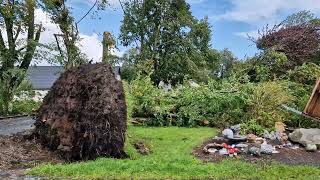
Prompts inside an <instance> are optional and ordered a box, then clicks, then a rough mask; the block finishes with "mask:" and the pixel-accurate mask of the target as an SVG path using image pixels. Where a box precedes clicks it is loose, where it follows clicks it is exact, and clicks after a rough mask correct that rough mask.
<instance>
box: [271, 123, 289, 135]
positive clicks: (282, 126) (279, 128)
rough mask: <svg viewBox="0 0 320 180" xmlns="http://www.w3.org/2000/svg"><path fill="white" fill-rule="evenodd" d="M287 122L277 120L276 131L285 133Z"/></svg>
mask: <svg viewBox="0 0 320 180" xmlns="http://www.w3.org/2000/svg"><path fill="white" fill-rule="evenodd" d="M286 126H287V125H286V124H284V123H283V122H276V123H275V125H274V127H275V129H276V131H278V132H280V133H284V132H285V131H286Z"/></svg>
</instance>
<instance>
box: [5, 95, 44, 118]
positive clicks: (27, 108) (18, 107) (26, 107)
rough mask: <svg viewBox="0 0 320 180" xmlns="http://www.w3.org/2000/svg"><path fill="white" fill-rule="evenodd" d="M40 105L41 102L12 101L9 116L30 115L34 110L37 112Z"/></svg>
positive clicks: (30, 100)
mask: <svg viewBox="0 0 320 180" xmlns="http://www.w3.org/2000/svg"><path fill="white" fill-rule="evenodd" d="M40 105H41V102H38V101H34V100H32V99H29V100H27V99H24V100H15V101H13V106H12V112H11V114H14V115H17V114H24V115H30V114H32V113H33V112H34V111H35V110H37V109H38V108H39V107H40Z"/></svg>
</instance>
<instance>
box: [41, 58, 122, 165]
mask: <svg viewBox="0 0 320 180" xmlns="http://www.w3.org/2000/svg"><path fill="white" fill-rule="evenodd" d="M126 119H127V112H126V103H125V95H124V91H123V86H122V83H121V81H118V80H116V78H115V76H114V74H113V71H112V68H111V67H110V66H109V65H107V64H102V63H100V64H88V65H83V66H80V67H79V68H73V69H70V70H68V71H66V72H64V73H63V74H62V75H61V77H60V78H59V79H58V80H57V81H56V82H55V83H54V85H53V87H52V88H51V90H50V92H49V93H48V94H47V96H46V97H45V98H44V101H43V104H42V106H41V107H40V109H39V110H38V114H37V116H36V123H35V126H36V128H35V135H36V137H37V139H38V140H39V141H40V143H41V144H42V145H43V146H45V147H47V148H49V149H50V150H52V151H57V152H58V153H59V154H61V155H62V157H64V158H65V159H67V160H90V159H95V158H97V157H114V158H123V157H124V156H126V154H125V152H124V141H125V132H126V129H127V123H126V121H127V120H126Z"/></svg>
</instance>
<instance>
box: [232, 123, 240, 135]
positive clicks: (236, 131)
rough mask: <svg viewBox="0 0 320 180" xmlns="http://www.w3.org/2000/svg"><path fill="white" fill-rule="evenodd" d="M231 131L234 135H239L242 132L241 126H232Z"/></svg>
mask: <svg viewBox="0 0 320 180" xmlns="http://www.w3.org/2000/svg"><path fill="white" fill-rule="evenodd" d="M230 129H231V130H232V131H233V133H234V135H239V134H240V131H241V125H240V124H237V125H234V126H231V127H230Z"/></svg>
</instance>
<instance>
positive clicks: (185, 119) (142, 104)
mask: <svg viewBox="0 0 320 180" xmlns="http://www.w3.org/2000/svg"><path fill="white" fill-rule="evenodd" d="M129 87H130V88H129V89H130V90H129V92H130V96H129V97H131V98H132V101H133V102H132V106H133V107H132V112H133V113H132V115H133V117H143V118H145V119H146V121H145V123H146V125H151V126H184V127H194V126H213V127H228V126H230V125H234V124H239V123H241V124H242V126H243V129H244V131H246V132H252V133H257V134H259V133H263V130H264V129H269V130H271V129H272V128H274V124H275V122H285V123H287V124H288V125H289V126H293V127H300V126H304V127H317V124H315V123H313V122H312V121H310V120H308V119H306V118H303V117H301V116H298V115H295V114H292V113H291V112H288V111H287V110H284V109H283V108H282V105H283V104H286V105H288V106H290V107H293V108H295V109H298V110H300V111H303V109H304V106H305V105H306V103H307V101H308V99H309V97H310V94H311V91H312V86H308V85H303V84H301V83H296V82H291V81H284V80H281V81H279V80H277V81H270V82H261V83H255V84H254V83H249V82H248V79H246V78H243V77H242V78H240V79H237V78H234V77H230V78H228V79H223V80H221V81H216V80H212V79H211V80H209V82H208V83H207V84H200V86H199V87H197V88H195V87H191V86H190V84H189V83H188V82H185V83H184V84H183V85H180V86H178V87H176V88H174V89H173V90H172V91H169V92H166V91H164V90H162V89H159V88H157V87H156V86H154V85H153V83H152V82H151V79H150V78H149V77H142V78H139V79H136V80H134V81H133V82H132V83H131V84H130V86H129Z"/></svg>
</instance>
